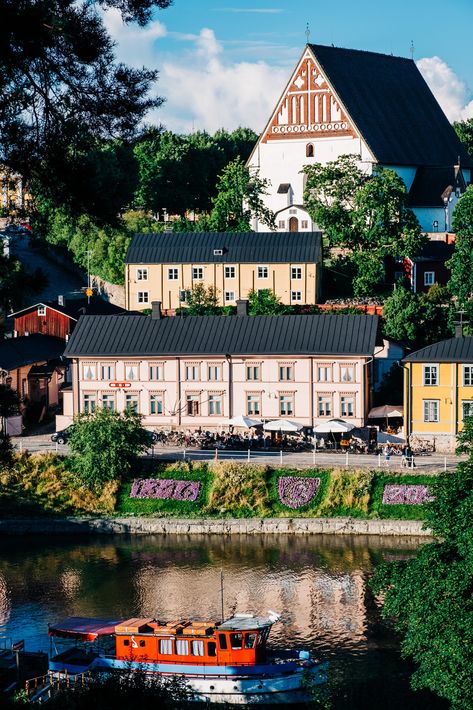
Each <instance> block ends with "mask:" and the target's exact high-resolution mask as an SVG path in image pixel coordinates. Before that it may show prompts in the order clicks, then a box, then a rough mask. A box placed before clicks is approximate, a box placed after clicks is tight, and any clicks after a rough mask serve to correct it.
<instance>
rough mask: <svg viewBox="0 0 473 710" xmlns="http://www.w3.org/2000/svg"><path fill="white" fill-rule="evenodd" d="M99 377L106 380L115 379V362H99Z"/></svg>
mask: <svg viewBox="0 0 473 710" xmlns="http://www.w3.org/2000/svg"><path fill="white" fill-rule="evenodd" d="M100 379H101V380H108V381H110V380H114V379H115V363H114V362H103V363H100Z"/></svg>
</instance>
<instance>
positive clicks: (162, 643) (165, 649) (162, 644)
mask: <svg viewBox="0 0 473 710" xmlns="http://www.w3.org/2000/svg"><path fill="white" fill-rule="evenodd" d="M159 653H165V654H170V653H172V639H160V640H159Z"/></svg>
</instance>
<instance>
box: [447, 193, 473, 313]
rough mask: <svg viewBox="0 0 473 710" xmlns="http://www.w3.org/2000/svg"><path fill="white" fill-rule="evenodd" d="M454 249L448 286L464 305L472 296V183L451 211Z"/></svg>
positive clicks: (450, 262) (461, 304) (449, 263)
mask: <svg viewBox="0 0 473 710" xmlns="http://www.w3.org/2000/svg"><path fill="white" fill-rule="evenodd" d="M453 229H454V231H455V232H456V238H455V249H454V252H453V255H452V257H451V259H450V261H448V262H447V266H448V267H449V269H450V270H451V277H450V281H449V282H448V287H449V289H450V292H451V293H452V295H453V296H455V297H456V298H457V299H458V303H459V305H460V306H464V305H465V304H466V303H467V302H468V301H469V300H470V299H471V298H472V297H473V185H469V186H468V187H467V189H466V192H465V193H464V194H463V195H462V197H461V198H460V199H459V201H458V203H457V206H456V207H455V211H454V213H453Z"/></svg>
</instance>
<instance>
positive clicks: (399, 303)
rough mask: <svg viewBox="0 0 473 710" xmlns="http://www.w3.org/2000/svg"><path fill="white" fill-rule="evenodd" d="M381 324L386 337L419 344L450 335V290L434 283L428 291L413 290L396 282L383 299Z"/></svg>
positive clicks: (429, 342) (451, 318)
mask: <svg viewBox="0 0 473 710" xmlns="http://www.w3.org/2000/svg"><path fill="white" fill-rule="evenodd" d="M383 317H384V328H383V332H384V335H385V336H386V337H387V338H391V339H392V340H399V341H401V342H404V343H406V344H408V345H410V346H411V347H415V348H420V347H424V346H425V345H430V344H431V343H436V342H438V341H439V340H444V339H445V338H449V337H451V336H452V335H453V305H452V302H451V294H450V292H449V290H448V289H447V288H445V287H444V286H439V285H438V284H434V285H433V286H431V288H430V289H429V290H428V291H427V293H421V294H416V293H414V292H413V291H411V289H410V288H409V287H408V286H406V285H404V284H402V283H398V284H397V285H396V288H395V290H394V291H393V293H392V295H391V296H389V298H387V299H386V301H385V303H384V314H383Z"/></svg>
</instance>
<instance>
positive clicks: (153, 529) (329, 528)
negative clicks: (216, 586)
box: [0, 517, 431, 537]
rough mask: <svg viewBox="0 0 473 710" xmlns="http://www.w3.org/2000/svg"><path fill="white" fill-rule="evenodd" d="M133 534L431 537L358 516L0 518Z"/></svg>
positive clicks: (29, 527)
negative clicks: (216, 518)
mask: <svg viewBox="0 0 473 710" xmlns="http://www.w3.org/2000/svg"><path fill="white" fill-rule="evenodd" d="M94 533H105V534H109V535H113V534H123V533H125V534H132V535H155V534H174V535H176V534H177V535H261V534H263V535H266V534H274V533H277V534H288V535H300V534H305V535H307V534H314V535H321V534H322V535H390V536H411V537H431V533H430V531H429V530H425V529H423V523H422V521H419V520H362V519H360V518H242V519H238V518H237V519H220V520H212V519H208V518H207V519H205V518H188V519H179V518H151V517H146V518H145V517H129V518H85V517H84V518H59V519H52V518H50V519H44V518H30V519H27V518H25V519H11V520H0V535H1V534H3V535H8V534H10V535H22V534H35V535H37V534H45V535H49V534H53V535H54V534H61V535H65V534H94Z"/></svg>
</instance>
